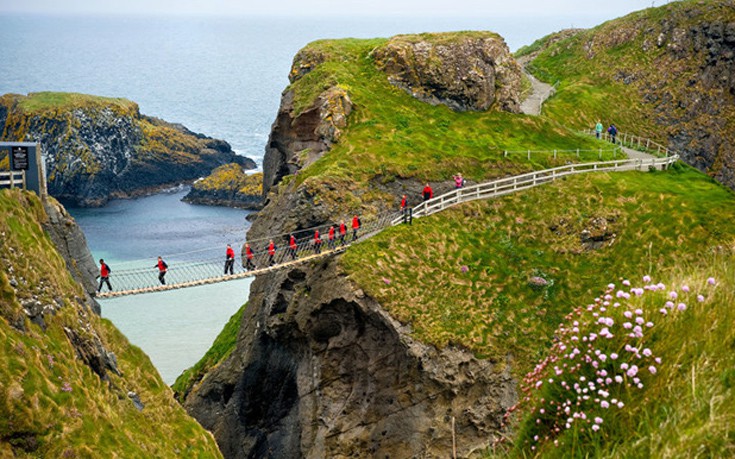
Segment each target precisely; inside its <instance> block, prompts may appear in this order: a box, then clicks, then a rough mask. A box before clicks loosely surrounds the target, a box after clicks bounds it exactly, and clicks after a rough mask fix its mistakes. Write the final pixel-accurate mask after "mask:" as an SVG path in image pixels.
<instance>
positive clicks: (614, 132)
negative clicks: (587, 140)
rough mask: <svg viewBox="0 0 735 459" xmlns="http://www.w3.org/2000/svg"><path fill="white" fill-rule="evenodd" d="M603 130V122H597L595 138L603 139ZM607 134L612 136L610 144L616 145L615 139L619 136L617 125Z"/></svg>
mask: <svg viewBox="0 0 735 459" xmlns="http://www.w3.org/2000/svg"><path fill="white" fill-rule="evenodd" d="M603 129H604V126H603V125H602V121H600V120H597V124H595V137H597V138H598V139H599V138H601V137H602V130H603ZM607 133H608V134H609V135H610V142H612V143H615V137H616V136H617V135H618V128H616V127H615V124H611V125H610V126H609V127H608V128H607Z"/></svg>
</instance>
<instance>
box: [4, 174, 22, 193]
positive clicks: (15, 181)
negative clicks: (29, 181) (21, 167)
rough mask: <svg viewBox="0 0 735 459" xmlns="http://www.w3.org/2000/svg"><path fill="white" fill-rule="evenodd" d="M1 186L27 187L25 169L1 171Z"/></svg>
mask: <svg viewBox="0 0 735 459" xmlns="http://www.w3.org/2000/svg"><path fill="white" fill-rule="evenodd" d="M0 187H10V188H15V187H21V188H24V189H25V187H26V172H25V171H0Z"/></svg>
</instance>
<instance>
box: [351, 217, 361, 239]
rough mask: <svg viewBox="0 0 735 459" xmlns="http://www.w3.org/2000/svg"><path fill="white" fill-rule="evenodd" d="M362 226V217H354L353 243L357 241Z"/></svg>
mask: <svg viewBox="0 0 735 459" xmlns="http://www.w3.org/2000/svg"><path fill="white" fill-rule="evenodd" d="M361 224H362V222H361V221H360V217H358V216H357V215H355V216H354V217H352V240H353V241H356V240H357V230H359V229H360V225H361Z"/></svg>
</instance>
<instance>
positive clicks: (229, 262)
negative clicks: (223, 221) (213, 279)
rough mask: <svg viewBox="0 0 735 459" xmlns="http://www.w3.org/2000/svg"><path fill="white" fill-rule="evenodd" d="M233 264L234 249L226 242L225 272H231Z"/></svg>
mask: <svg viewBox="0 0 735 459" xmlns="http://www.w3.org/2000/svg"><path fill="white" fill-rule="evenodd" d="M234 264H235V251H234V250H232V246H231V245H230V244H227V251H226V252H225V274H227V271H230V274H233V266H234Z"/></svg>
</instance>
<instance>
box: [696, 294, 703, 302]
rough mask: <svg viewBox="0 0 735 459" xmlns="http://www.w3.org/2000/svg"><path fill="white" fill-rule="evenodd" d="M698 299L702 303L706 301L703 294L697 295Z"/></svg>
mask: <svg viewBox="0 0 735 459" xmlns="http://www.w3.org/2000/svg"><path fill="white" fill-rule="evenodd" d="M697 301H699V302H700V303H701V302H703V301H704V297H703V296H702V295H697Z"/></svg>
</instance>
